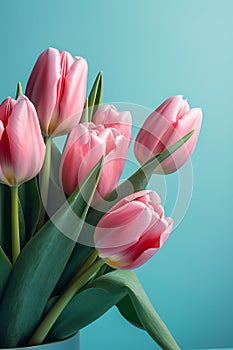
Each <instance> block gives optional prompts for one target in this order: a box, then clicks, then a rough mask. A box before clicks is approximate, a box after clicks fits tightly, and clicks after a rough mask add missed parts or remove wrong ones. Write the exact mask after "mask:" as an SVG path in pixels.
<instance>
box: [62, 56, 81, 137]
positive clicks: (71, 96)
mask: <svg viewBox="0 0 233 350" xmlns="http://www.w3.org/2000/svg"><path fill="white" fill-rule="evenodd" d="M87 69H88V68H87V62H86V60H85V59H83V58H81V57H77V58H75V59H74V62H73V64H72V66H71V67H70V69H69V71H68V72H67V75H66V77H65V80H64V91H63V96H62V99H61V102H60V113H59V115H60V118H61V119H60V122H61V121H62V120H64V119H66V118H70V117H73V118H74V117H75V118H76V123H78V122H79V120H80V118H81V115H82V110H83V107H84V103H85V99H86V84H87ZM71 130H72V127H71V128H70V130H69V131H71Z"/></svg>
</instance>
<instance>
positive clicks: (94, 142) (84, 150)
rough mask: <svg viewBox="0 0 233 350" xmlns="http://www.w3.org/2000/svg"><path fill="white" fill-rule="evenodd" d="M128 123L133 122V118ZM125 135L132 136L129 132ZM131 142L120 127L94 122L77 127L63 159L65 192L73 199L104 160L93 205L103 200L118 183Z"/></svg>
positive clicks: (70, 137) (71, 134) (62, 172)
mask: <svg viewBox="0 0 233 350" xmlns="http://www.w3.org/2000/svg"><path fill="white" fill-rule="evenodd" d="M118 113H119V112H118ZM95 120H96V119H95ZM128 120H129V121H130V120H131V116H130V114H129V115H128ZM129 127H130V130H131V123H130V124H127V128H129ZM126 133H127V135H129V132H128V131H127V132H126ZM130 137H131V135H130ZM129 142H130V139H127V138H126V137H125V136H124V134H123V133H122V132H121V129H120V127H119V128H117V126H116V127H111V126H108V125H107V124H99V125H96V124H95V123H93V122H91V123H82V124H79V125H77V126H76V127H75V128H74V129H73V130H72V131H71V133H70V136H69V138H68V141H67V143H66V146H65V149H64V152H63V155H62V159H61V165H60V180H61V183H62V187H63V190H64V192H65V193H66V194H68V195H70V194H71V193H72V192H73V191H74V190H75V189H76V187H77V186H78V185H79V184H80V182H81V181H82V180H83V179H84V178H85V177H86V176H87V174H88V173H89V172H90V170H91V169H92V168H93V166H94V165H95V164H96V163H97V162H98V161H99V160H100V158H101V157H102V156H104V164H103V169H102V172H101V176H100V180H99V183H98V186H97V191H96V193H95V196H94V200H93V202H97V201H100V200H101V199H103V198H104V197H105V196H106V195H107V194H108V193H109V192H111V191H112V190H113V189H114V188H115V187H116V186H117V184H118V182H119V179H120V176H121V173H122V170H123V167H124V164H125V159H126V154H127V151H128V147H129Z"/></svg>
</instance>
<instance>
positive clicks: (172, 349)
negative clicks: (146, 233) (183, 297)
mask: <svg viewBox="0 0 233 350" xmlns="http://www.w3.org/2000/svg"><path fill="white" fill-rule="evenodd" d="M126 295H127V296H128V298H130V301H131V302H132V304H133V306H134V308H135V310H136V312H137V316H138V319H139V321H140V322H141V325H142V326H143V328H144V329H145V330H146V331H147V332H148V334H149V335H150V336H151V337H152V339H154V341H155V342H156V343H158V344H159V345H160V346H161V348H162V349H164V350H179V349H180V348H179V346H178V345H177V344H176V342H175V340H174V338H173V337H172V335H171V333H170V332H169V330H168V329H167V327H166V326H165V324H164V323H163V321H162V320H161V319H160V317H159V315H158V314H157V312H156V311H155V309H154V307H153V306H152V304H151V302H150V301H149V299H148V297H147V295H146V293H145V291H144V289H143V287H142V285H141V283H140V282H139V280H138V278H137V276H136V275H135V273H134V272H133V271H122V270H116V271H113V272H110V273H108V274H106V275H104V276H101V277H99V278H97V279H95V280H94V281H93V282H92V283H91V284H89V285H88V288H86V289H85V290H83V291H81V292H80V293H78V294H76V296H75V297H74V298H73V299H72V300H71V301H70V303H69V304H68V305H67V307H66V308H65V309H64V311H63V312H62V313H61V315H60V317H59V318H58V319H57V321H56V323H55V324H54V326H53V328H52V329H51V331H50V333H49V335H48V340H55V339H64V338H66V337H67V336H69V335H72V334H74V333H75V332H77V330H79V329H81V328H83V327H85V326H86V325H88V324H89V323H91V322H93V321H94V320H96V319H97V318H98V317H100V316H101V315H102V314H103V313H105V312H106V311H107V310H108V309H109V308H111V307H112V306H114V305H116V304H118V303H119V302H120V300H122V299H123V300H124V298H125V297H126ZM87 305H88V307H87ZM75 311H76V312H75Z"/></svg>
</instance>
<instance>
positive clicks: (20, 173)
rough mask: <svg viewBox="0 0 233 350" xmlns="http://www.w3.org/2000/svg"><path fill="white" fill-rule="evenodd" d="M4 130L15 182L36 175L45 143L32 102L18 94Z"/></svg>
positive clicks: (42, 156)
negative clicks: (7, 140)
mask: <svg viewBox="0 0 233 350" xmlns="http://www.w3.org/2000/svg"><path fill="white" fill-rule="evenodd" d="M6 132H7V135H8V139H9V148H10V154H11V162H12V167H13V171H14V174H15V177H16V179H17V183H22V182H25V181H28V180H30V179H31V178H33V177H34V176H36V175H37V174H38V173H39V171H40V169H41V167H42V165H43V161H44V154H45V144H44V142H43V139H42V135H41V131H40V126H39V121H38V118H37V114H36V110H35V108H34V106H33V104H32V103H31V102H30V101H29V100H28V98H27V97H26V96H23V95H22V96H20V97H19V98H18V100H17V103H16V104H15V106H14V109H13V110H12V114H11V116H10V118H9V121H8V125H7V127H6Z"/></svg>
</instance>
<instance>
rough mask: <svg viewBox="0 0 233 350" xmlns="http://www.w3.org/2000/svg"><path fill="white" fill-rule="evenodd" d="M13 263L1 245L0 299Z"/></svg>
mask: <svg viewBox="0 0 233 350" xmlns="http://www.w3.org/2000/svg"><path fill="white" fill-rule="evenodd" d="M11 269H12V265H11V262H10V260H9V259H8V258H7V256H6V254H5V253H4V251H3V249H2V247H1V246H0V300H1V297H2V294H3V292H4V290H5V287H6V284H7V281H8V279H9V277H10V273H11Z"/></svg>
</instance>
